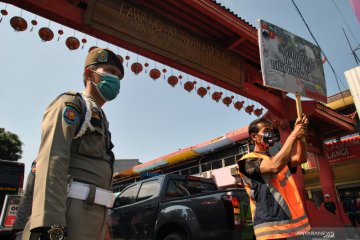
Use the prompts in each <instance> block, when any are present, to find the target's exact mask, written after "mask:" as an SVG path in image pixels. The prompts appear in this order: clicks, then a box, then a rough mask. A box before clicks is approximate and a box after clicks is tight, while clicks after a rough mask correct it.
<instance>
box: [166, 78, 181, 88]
mask: <svg viewBox="0 0 360 240" xmlns="http://www.w3.org/2000/svg"><path fill="white" fill-rule="evenodd" d="M178 82H179V79H178V78H177V77H176V76H174V75H172V76H170V77H168V83H169V84H170V85H171V86H172V87H175V85H176V84H178Z"/></svg>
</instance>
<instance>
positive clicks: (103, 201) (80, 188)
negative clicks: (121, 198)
mask: <svg viewBox="0 0 360 240" xmlns="http://www.w3.org/2000/svg"><path fill="white" fill-rule="evenodd" d="M89 191H90V186H89V184H86V183H81V182H72V183H71V185H70V187H69V191H68V197H71V198H76V199H80V200H86V199H87V197H88V195H89ZM114 201H115V195H114V193H112V192H110V191H108V190H105V189H102V188H98V187H97V188H96V192H95V200H94V203H96V204H99V205H102V206H105V207H108V208H112V206H113V205H114Z"/></svg>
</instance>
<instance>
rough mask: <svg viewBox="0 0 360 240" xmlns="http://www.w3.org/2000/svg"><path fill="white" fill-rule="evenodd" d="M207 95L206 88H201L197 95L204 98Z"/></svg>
mask: <svg viewBox="0 0 360 240" xmlns="http://www.w3.org/2000/svg"><path fill="white" fill-rule="evenodd" d="M206 93H207V90H206V88H204V87H199V89H198V90H197V94H198V95H199V96H200V97H202V98H203V97H204V96H205V95H206Z"/></svg>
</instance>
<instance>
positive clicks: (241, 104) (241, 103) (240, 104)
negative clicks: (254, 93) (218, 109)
mask: <svg viewBox="0 0 360 240" xmlns="http://www.w3.org/2000/svg"><path fill="white" fill-rule="evenodd" d="M243 106H244V101H241V102H239V101H237V102H236V103H234V107H235V108H236V109H237V110H238V111H240V109H242V107H243Z"/></svg>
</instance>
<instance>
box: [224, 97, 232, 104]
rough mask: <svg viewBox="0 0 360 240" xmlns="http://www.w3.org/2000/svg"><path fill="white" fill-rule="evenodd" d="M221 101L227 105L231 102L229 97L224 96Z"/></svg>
mask: <svg viewBox="0 0 360 240" xmlns="http://www.w3.org/2000/svg"><path fill="white" fill-rule="evenodd" d="M222 101H223V103H224V104H225V105H226V106H229V105H230V104H231V102H232V100H231V98H230V97H224V98H223V100H222Z"/></svg>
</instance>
